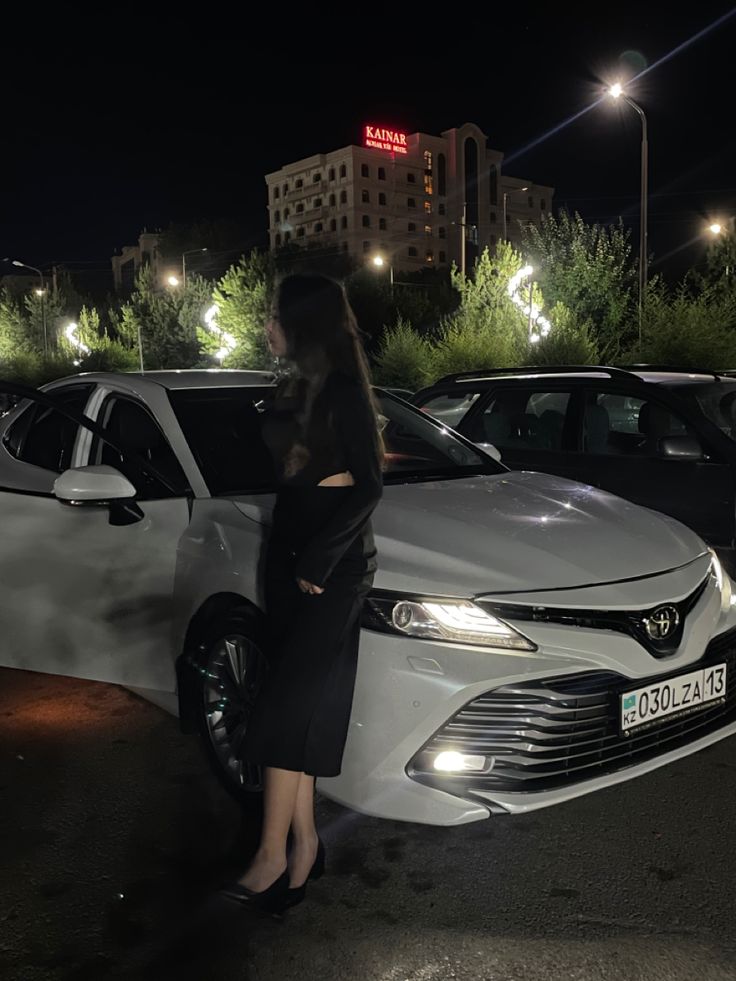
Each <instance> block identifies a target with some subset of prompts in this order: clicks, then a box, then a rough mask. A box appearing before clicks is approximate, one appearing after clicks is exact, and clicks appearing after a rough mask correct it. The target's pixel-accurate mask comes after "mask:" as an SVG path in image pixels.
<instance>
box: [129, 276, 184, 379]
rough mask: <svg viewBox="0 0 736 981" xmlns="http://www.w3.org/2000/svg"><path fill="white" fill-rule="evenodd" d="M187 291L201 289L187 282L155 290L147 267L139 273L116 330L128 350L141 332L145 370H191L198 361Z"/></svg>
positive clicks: (135, 342)
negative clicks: (176, 286)
mask: <svg viewBox="0 0 736 981" xmlns="http://www.w3.org/2000/svg"><path fill="white" fill-rule="evenodd" d="M190 290H193V291H199V290H200V287H199V285H198V284H195V285H193V286H191V287H190V285H189V283H188V284H187V287H186V289H184V288H183V287H178V288H171V289H166V290H163V291H160V290H159V291H157V290H156V289H155V288H154V279H153V273H152V271H151V268H150V267H149V266H144V267H143V268H142V269H141V271H140V272H139V273H138V276H137V278H136V283H135V289H134V290H133V293H132V294H131V296H130V299H129V300H128V301H127V303H124V304H123V306H122V308H121V311H120V318H119V321H118V329H119V331H120V334H121V336H122V338H123V341H124V344H125V346H128V347H133V346H135V345H137V337H138V331H139V330H140V335H141V340H142V345H143V364H144V367H145V368H147V369H149V370H150V369H156V368H192V367H194V366H196V365H197V364H198V363H199V362H200V359H201V352H200V344H199V339H198V336H197V328H196V325H195V324H194V323H193V318H192V312H191V305H190ZM134 338H135V341H133V339H134ZM131 342H132V343H131Z"/></svg>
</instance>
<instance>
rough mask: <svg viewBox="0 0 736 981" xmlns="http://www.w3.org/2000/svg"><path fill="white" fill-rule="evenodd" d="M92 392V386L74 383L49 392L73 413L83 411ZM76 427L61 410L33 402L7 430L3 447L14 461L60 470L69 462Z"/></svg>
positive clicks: (75, 435)
mask: <svg viewBox="0 0 736 981" xmlns="http://www.w3.org/2000/svg"><path fill="white" fill-rule="evenodd" d="M91 391H92V386H91V385H74V386H73V387H69V388H64V389H55V390H53V389H52V391H51V392H49V393H48V394H49V395H51V396H53V398H55V399H56V400H57V401H58V402H59V403H60V404H62V405H65V406H68V408H70V409H73V410H74V411H75V412H83V411H84V408H85V406H86V405H87V401H88V399H89V395H90V392H91ZM78 429H79V427H78V426H77V424H76V422H73V421H72V420H71V419H69V418H68V417H67V416H65V415H63V414H62V413H61V412H57V410H56V409H52V408H49V406H46V405H42V404H41V403H40V402H33V403H32V404H31V405H29V406H28V408H27V409H25V411H23V412H22V413H21V415H20V416H19V417H18V418H17V419H16V420H15V422H14V423H13V424H12V426H10V428H9V429H8V431H7V433H6V434H5V438H4V443H5V448H6V449H7V451H8V452H9V453H10V454H11V455H12V456H14V457H15V458H16V460H21V461H22V462H23V463H30V464H31V465H32V466H34V467H41V468H42V469H43V470H50V471H52V472H54V473H63V472H64V471H65V470H68V469H69V467H70V466H71V464H72V454H73V452H74V443H75V441H76V438H77V431H78Z"/></svg>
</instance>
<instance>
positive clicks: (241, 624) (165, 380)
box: [0, 371, 736, 825]
mask: <svg viewBox="0 0 736 981" xmlns="http://www.w3.org/2000/svg"><path fill="white" fill-rule="evenodd" d="M601 377H603V378H605V377H607V376H604V375H601ZM269 383H270V377H269V376H261V375H259V374H258V373H248V372H237V371H236V372H227V371H226V372H199V371H192V372H151V373H146V374H145V375H140V374H135V373H133V374H91V375H79V376H75V377H72V378H67V379H63V380H61V381H58V382H55V383H54V384H53V385H51V386H49V387H48V388H47V389H45V390H44V391H43V392H39V393H29V395H30V397H29V398H28V399H27V400H26V401H25V402H23V403H21V404H20V405H19V406H18V407H17V408H16V409H14V410H13V411H12V412H11V413H10V414H9V415H8V416H6V417H5V418H4V419H2V420H1V421H0V513H2V516H3V534H2V536H1V537H0V581H2V584H3V589H2V591H1V593H0V626H1V627H2V645H1V646H0V664H2V665H3V666H5V667H14V668H21V669H25V670H33V671H46V672H51V673H56V674H63V675H70V676H73V677H78V678H91V679H95V680H97V681H103V682H114V683H117V684H122V685H125V686H126V687H128V688H132V689H133V690H134V691H137V692H139V693H140V694H142V695H144V696H145V697H146V698H149V699H151V700H152V701H154V702H156V703H157V704H159V705H161V706H163V707H165V708H167V709H168V710H170V711H171V712H173V713H176V714H178V715H179V717H180V719H181V724H182V727H183V728H184V730H185V731H196V730H199V732H200V733H201V735H202V738H203V742H204V746H205V748H206V750H207V753H208V756H209V759H210V761H211V763H212V765H213V767H214V770H215V772H216V773H217V774H218V776H219V777H220V779H221V780H222V781H223V783H224V784H225V786H226V787H227V788H228V789H229V790H230V791H231V792H232V793H233V794H235V795H236V796H242V795H245V794H248V793H251V792H253V791H255V790H257V789H258V785H259V784H258V781H259V773H258V769H257V768H256V767H253V766H249V765H248V763H247V761H245V760H243V758H242V756H241V745H242V741H243V736H244V733H245V731H246V729H247V725H248V719H249V714H250V709H251V706H252V705H253V702H254V699H255V698H256V697H257V694H258V689H259V686H260V683H261V680H262V678H263V676H264V672H265V671H266V670H267V658H266V657H265V653H264V652H265V651H267V649H268V624H267V620H266V618H265V617H264V611H263V596H262V587H261V578H260V573H261V568H262V561H261V560H262V555H263V549H264V545H265V543H266V540H267V536H268V531H269V524H270V520H271V513H272V508H273V503H274V479H273V473H272V466H271V460H270V456H269V454H268V452H267V450H266V448H265V446H264V444H263V442H262V440H261V438H260V422H259V417H258V409H257V405H258V404H260V402H261V400H263V399H266V400H267V399H268V397H269V395H270V393H271V392H272V391H273V389H272V386H271V385H270V384H269ZM0 388H2V384H1V383H0ZM377 394H378V398H379V401H380V408H381V415H382V422H383V427H384V428H383V435H384V443H385V447H386V472H385V493H384V498H383V500H382V501H381V503H380V505H379V507H378V509H377V511H376V515H375V529H376V542H377V546H378V551H379V570H378V574H377V576H376V580H375V588H374V590H373V591H372V593H371V594H370V596H369V598H368V600H367V603H366V607H365V616H364V620H363V631H362V634H361V646H360V656H359V665H358V676H357V681H356V688H355V698H354V702H353V711H352V717H351V723H350V730H349V735H348V740H347V745H346V750H345V757H344V762H343V770H342V773H341V774H340V776H339V777H335V778H331V779H324V780H320V781H319V788H320V790H321V791H322V793H324V794H326V795H327V796H329V797H332V798H333V799H335V800H338V801H340V802H342V803H344V804H346V805H348V806H350V807H353V808H355V809H356V810H359V811H363V812H366V813H369V814H374V815H377V816H379V817H387V818H394V819H400V820H407V821H419V822H423V823H428V824H439V825H456V824H462V823H466V822H469V821H476V820H480V819H481V818H487V817H488V816H489V815H490V814H491V813H494V812H518V811H527V810H532V809H535V808H540V807H545V806H547V805H550V804H554V803H557V802H559V801H563V800H568V799H570V798H572V797H576V796H578V795H580V794H585V793H589V792H591V791H593V790H596V789H598V788H601V787H606V786H611V785H613V784H618V783H621V782H623V781H626V780H629V779H631V778H632V777H635V776H638V775H641V774H644V773H646V772H648V771H650V770H652V769H653V768H655V767H658V766H662V765H663V764H665V763H667V762H670V761H673V760H676V759H679V758H680V757H683V756H686V755H688V754H690V753H693V752H695V751H696V750H698V749H702V748H704V747H706V746H708V745H710V744H712V743H714V742H716V741H717V740H720V739H723V738H724V737H726V736H728V735H731V734H733V733H735V732H736V606H734V601H733V598H732V593H731V588H732V586H731V580H730V578H729V577H728V576H727V575H725V574H724V573H723V572H722V570H721V567H720V564H719V562H718V560H717V558H716V557H715V556H714V555H713V554H711V552H710V551H709V550H708V548H707V547H706V546H705V545H704V544H703V542H702V541H701V540H700V539H699V538H698V537H697V536H696V535H695V534H694V533H693V532H691V531H689V530H688V529H687V528H685V527H683V526H682V525H680V524H678V523H677V522H676V521H673V520H672V519H671V518H668V517H665V516H663V515H659V514H656V513H654V512H652V511H648V510H645V509H642V508H639V507H636V506H635V505H633V504H629V503H627V502H625V501H621V500H618V499H616V498H614V497H612V496H611V495H610V494H607V493H605V492H604V491H601V490H597V489H595V488H592V487H588V486H584V485H581V484H576V483H573V482H571V481H568V480H564V479H561V478H560V477H555V476H549V475H546V474H535V473H511V472H509V471H508V470H507V469H506V468H505V467H503V466H501V465H500V464H498V463H496V462H495V461H494V460H492V459H491V458H490V457H488V456H487V455H486V454H484V453H483V452H481V451H479V450H478V449H477V448H476V447H475V446H474V445H473V444H472V443H470V442H469V441H468V440H467V439H465V438H464V437H462V436H459V435H457V434H455V433H454V432H452V431H451V430H449V429H448V428H447V427H446V426H445V425H443V424H441V423H438V422H437V421H435V420H434V419H432V418H431V417H430V416H428V415H425V414H423V413H421V412H419V411H418V410H417V409H415V408H414V407H413V406H410V405H409V404H407V403H406V402H403V401H401V400H399V399H397V398H394V397H392V396H391V395H388V394H386V393H382V392H380V391H379V392H378V393H377ZM537 394H538V395H539V397H540V398H542V397H544V398H546V397H547V396H549V395H553V396H555V397H556V396H557V395H559V393H556V392H547V391H542V392H539V393H537ZM528 401H529V400H528V399H527V403H528ZM552 401H553V402H554V399H552ZM534 404H535V405H536V404H537V403H536V402H535V403H534ZM539 404H540V405H541V402H540V403H539ZM545 411H549V412H554V411H557V410H555V409H552V408H549V409H545ZM326 588H327V589H329V588H330V587H329V582H328V583H327V586H326ZM314 602H316V603H318V602H319V598H318V597H317V598H316V599H315V600H314ZM69 724H70V725H72V726H73V725H74V720H73V719H70V720H69ZM150 752H151V758H152V760H154V761H155V759H156V756H157V752H158V751H157V747H156V746H154V745H152V746H151V747H150ZM110 779H111V780H114V779H115V774H114V772H113V771H111V773H110ZM625 811H626V808H625V806H624V807H622V814H623V815H624V816H625Z"/></svg>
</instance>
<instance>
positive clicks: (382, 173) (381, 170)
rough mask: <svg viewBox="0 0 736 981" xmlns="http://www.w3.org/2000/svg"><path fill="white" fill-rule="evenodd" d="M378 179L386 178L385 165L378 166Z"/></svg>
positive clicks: (383, 179)
mask: <svg viewBox="0 0 736 981" xmlns="http://www.w3.org/2000/svg"><path fill="white" fill-rule="evenodd" d="M378 179H379V181H385V180H386V168H385V167H379V168H378Z"/></svg>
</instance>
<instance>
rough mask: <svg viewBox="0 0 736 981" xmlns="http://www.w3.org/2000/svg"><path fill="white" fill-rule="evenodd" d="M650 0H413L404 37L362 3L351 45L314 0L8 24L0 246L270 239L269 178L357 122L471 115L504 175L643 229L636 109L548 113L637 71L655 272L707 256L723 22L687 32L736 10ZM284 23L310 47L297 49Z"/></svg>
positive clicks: (729, 157) (723, 63)
mask: <svg viewBox="0 0 736 981" xmlns="http://www.w3.org/2000/svg"><path fill="white" fill-rule="evenodd" d="M643 6H644V5H642V4H639V5H635V4H627V3H618V4H605V5H604V4H591V6H590V12H589V14H588V15H587V17H586V18H581V16H580V15H575V14H574V13H573V8H572V6H571V5H568V6H567V7H566V8H565V9H566V10H568V11H569V12H567V13H564V12H563V13H560V12H559V7H558V9H557V10H554V9H551V7H550V6H545V7H540V8H539V10H535V9H534V7H533V6H532V7H529V6H528V5H526V6H524V5H518V6H516V9H517V10H518V11H519V12H518V14H517V15H516V16H511V14H505V15H499V14H497V13H496V12H495V10H494V8H493V7H489V8H488V12H489V13H488V14H487V16H491V17H492V18H493V19H492V20H490V21H489V24H488V26H487V27H485V28H483V27H482V26H481V23H480V21H478V20H477V18H478V16H479V13H478V9H476V8H474V7H471V6H469V5H466V6H465V7H464V8H460V7H457V8H454V12H453V15H452V16H453V18H454V19H455V21H458V20H460V21H461V23H453V24H451V23H450V17H449V15H448V16H447V17H443V16H441V15H440V14H439V13H432V14H431V15H430V10H433V9H434V8H429V7H427V8H426V10H425V13H426V16H422V14H421V10H422V8H420V7H419V6H417V8H416V10H415V14H416V18H415V22H416V24H417V27H416V30H414V31H413V32H412V33H411V34H407V33H404V32H403V31H400V30H399V29H398V28H397V27H393V28H391V29H389V28H388V27H386V26H385V24H384V23H383V22H384V21H388V20H389V18H388V16H385V15H387V13H388V9H389V8H385V9H384V8H376V7H369V6H362V7H355V8H354V9H351V11H350V15H349V16H350V17H355V18H357V20H356V21H355V23H356V29H358V30H360V28H359V27H358V25H359V24H360V23H361V22H362V24H363V27H362V31H363V35H362V36H363V37H364V38H365V40H364V41H363V40H361V41H360V43H353V42H352V41H350V40H349V38H350V36H351V35H352V29H350V28H348V26H347V25H348V23H349V17H348V14H347V13H345V12H344V9H343V12H342V13H340V12H339V10H338V11H337V12H333V13H332V14H330V16H329V17H325V16H324V15H323V14H321V13H320V11H321V10H323V9H324V8H320V7H318V6H309V5H303V8H302V12H301V14H300V15H299V16H298V17H297V18H295V19H293V20H290V19H289V17H288V16H286V15H280V14H279V15H276V14H274V15H273V16H272V14H271V12H270V9H268V8H264V9H263V11H262V13H261V19H262V20H263V22H264V23H263V26H261V27H259V26H258V25H257V24H256V23H248V22H247V21H246V20H243V19H242V18H244V17H245V16H246V12H245V7H243V8H242V11H241V12H240V14H239V17H240V18H241V19H238V16H236V15H234V14H233V13H232V9H230V10H229V11H220V10H218V9H217V8H213V7H211V6H209V7H208V6H206V5H202V4H199V5H194V6H193V7H192V10H191V12H190V13H189V14H184V13H182V10H183V8H181V7H180V8H173V9H172V11H170V12H169V19H168V20H167V21H166V22H163V21H162V22H161V23H160V24H156V23H155V22H151V17H153V16H154V15H153V14H150V13H146V11H145V9H144V8H135V12H134V10H133V8H130V7H128V8H122V7H121V8H115V9H117V14H115V15H114V17H112V19H107V20H104V19H103V18H102V17H100V18H99V20H97V21H95V20H94V17H93V15H89V14H87V15H85V32H86V33H87V34H88V35H89V36H88V37H87V39H86V40H85V39H84V38H83V37H82V36H81V33H80V31H81V27H80V25H79V23H78V22H76V21H70V20H69V19H66V20H64V21H60V22H57V23H53V22H52V21H50V20H48V19H44V20H42V21H40V22H39V23H33V24H31V23H28V24H23V25H22V27H21V28H19V29H18V31H17V34H15V35H13V33H12V30H10V29H8V28H7V26H6V29H5V31H4V35H5V44H4V48H5V50H4V56H3V63H2V65H1V66H0V75H2V91H3V123H4V126H3V130H4V141H3V142H4V147H3V151H2V162H1V163H0V168H2V170H1V172H0V191H1V193H2V220H1V221H2V223H1V225H0V258H1V257H2V256H4V255H11V257H12V258H19V259H21V260H23V261H26V262H29V263H32V264H33V265H42V266H44V267H46V266H47V265H48V264H50V263H51V262H74V263H77V264H80V265H86V266H87V267H88V268H90V269H92V268H95V267H102V268H104V267H106V266H107V265H108V262H109V257H110V256H111V255H112V253H113V250H115V249H118V248H119V247H120V246H122V245H124V244H127V243H132V242H134V241H135V240H136V239H137V235H138V233H139V231H140V230H141V229H142V228H143V227H144V226H147V227H148V228H149V229H151V228H158V227H164V226H166V225H168V223H169V222H171V221H177V222H182V221H185V222H188V221H196V220H198V219H202V218H212V219H214V218H220V217H228V218H235V219H237V220H238V222H239V223H241V225H242V243H240V244H241V245H242V247H243V248H244V249H245V248H249V247H251V246H253V245H263V244H265V240H266V236H265V228H266V213H265V206H266V193H265V184H264V181H263V175H264V174H265V173H267V172H269V171H272V170H276V169H278V168H279V167H280V166H282V165H283V164H285V163H289V162H291V161H293V160H296V159H299V158H300V157H304V156H308V155H309V154H312V153H317V152H321V151H328V150H333V149H337V148H338V147H340V146H344V145H346V144H348V143H356V142H359V141H360V137H361V127H362V125H363V124H364V123H366V122H376V123H379V124H382V125H393V126H395V127H396V128H402V129H405V130H407V131H409V132H414V131H416V130H422V131H425V132H429V133H439V132H440V131H441V130H443V129H446V128H449V127H451V126H455V125H460V124H462V123H463V122H466V121H471V122H476V123H478V124H479V125H480V126H481V128H482V129H484V131H485V132H487V134H488V136H489V143H490V145H491V146H492V147H494V148H497V149H500V150H502V151H504V152H505V154H506V155H507V158H511V159H510V161H509V162H508V164H507V166H506V170H507V172H508V173H511V174H514V175H517V176H520V177H524V178H529V179H531V180H534V181H538V182H540V183H548V184H552V185H554V186H555V187H556V195H555V203H556V205H557V206H560V205H562V204H567V205H568V206H569V207H570V208H571V209H578V210H579V211H580V212H581V213H582V214H583V216H584V217H585V218H587V219H590V220H601V221H609V220H611V219H614V218H615V217H616V216H617V215H619V214H620V215H622V216H623V218H624V220H625V221H626V222H627V223H628V224H630V225H631V227H632V229H633V232H634V236H636V234H637V225H636V222H637V215H638V195H639V139H640V127H639V121H638V117H637V116H636V114H635V113H634V111H633V110H631V109H625V110H624V109H621V108H618V107H615V106H612V105H610V104H609V103H608V101H606V102H604V103H602V104H601V105H598V106H597V107H595V108H593V109H591V110H590V111H588V112H586V113H584V114H583V115H582V116H581V117H580V118H578V119H577V120H575V121H573V122H571V123H570V124H569V125H564V126H561V127H560V124H561V123H563V122H564V121H565V120H566V119H569V118H570V117H573V116H575V114H577V113H579V112H581V110H584V109H585V108H586V106H590V105H591V104H592V103H594V102H595V101H596V99H597V98H598V97H599V95H600V92H601V84H602V82H603V81H605V80H608V81H614V80H616V79H617V78H618V77H626V76H629V77H630V76H632V75H635V74H637V73H638V72H641V71H642V70H643V69H644V68H646V67H647V66H651V67H650V69H649V71H647V72H646V73H645V74H644V76H643V77H642V78H640V79H639V80H638V81H636V82H635V83H634V84H633V86H632V87H631V88H630V90H629V91H630V94H631V95H632V97H633V98H635V99H636V100H637V101H638V102H640V104H641V105H642V106H643V107H644V109H645V110H646V112H647V115H648V118H649V128H650V159H651V170H650V190H651V199H650V244H651V249H652V251H653V252H654V267H655V269H659V268H664V269H665V270H666V271H667V272H668V273H669V274H670V275H675V274H677V273H679V272H680V271H681V269H682V268H683V267H684V266H685V265H686V264H688V263H694V262H698V261H699V260H701V259H702V255H703V248H704V246H703V236H702V228H703V225H704V223H705V221H706V219H708V218H713V217H715V216H716V215H725V216H728V215H733V214H734V213H736V126H735V125H734V123H735V120H736V112H735V111H734V92H735V88H736V68H735V66H734V60H735V58H736V16H731V17H727V19H726V20H725V21H724V22H722V23H721V24H720V25H719V26H716V27H714V28H713V29H712V30H710V31H708V32H706V33H705V34H704V35H703V36H701V37H700V38H698V39H695V40H693V41H692V43H690V44H687V43H686V42H688V40H689V39H691V38H694V36H695V35H697V34H698V33H699V32H702V31H704V29H706V28H708V26H709V25H710V24H712V23H713V22H714V21H716V20H718V19H719V18H722V17H724V15H728V14H729V13H732V14H733V13H734V12H736V8H731V7H730V6H729V5H727V4H717V3H716V4H714V3H699V4H687V5H686V12H684V13H675V12H674V10H675V8H674V5H673V4H666V5H665V4H662V5H659V4H657V5H653V4H650V5H648V7H647V9H646V10H644V12H642V8H643ZM105 9H106V11H108V18H110V16H111V14H110V12H111V11H112V10H113V8H105ZM279 9H281V8H279ZM506 9H510V10H511V9H514V5H509V6H508V7H507V8H506ZM179 15H180V16H179ZM133 19H135V23H132V20H133ZM326 20H328V21H330V23H331V27H330V30H331V31H332V33H328V32H327V28H326V27H325V26H324V22H325V21H326ZM422 20H423V21H424V23H423V24H422V23H421V22H422ZM420 25H421V26H420ZM343 28H344V29H345V33H344V34H340V33H339V31H340V30H342V29H343ZM335 32H337V33H335ZM279 38H283V39H284V40H283V41H282V40H279ZM288 38H292V39H294V41H300V40H302V41H303V43H301V44H300V45H299V48H298V52H299V53H298V54H297V53H296V52H295V51H293V50H291V49H290V47H289V44H288V40H287V39H288ZM440 45H441V46H440ZM680 45H683V48H682V50H680V51H679V52H678V53H676V54H674V55H673V56H672V57H671V58H670V59H669V60H667V61H665V62H664V63H662V64H658V62H660V60H661V59H664V58H666V57H667V56H668V55H669V54H670V53H671V52H673V50H674V49H676V48H677V47H678V46H680ZM333 53H334V54H336V55H343V57H342V58H341V60H330V56H331V54H333ZM557 127H560V128H559V129H558V128H557ZM550 132H551V135H548V136H547V137H546V138H543V137H544V136H545V134H548V133H550ZM540 138H542V139H540ZM537 141H539V142H537ZM688 243H689V244H688ZM3 271H5V269H4V267H2V266H0V273H2V272H3ZM8 271H9V270H8Z"/></svg>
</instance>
